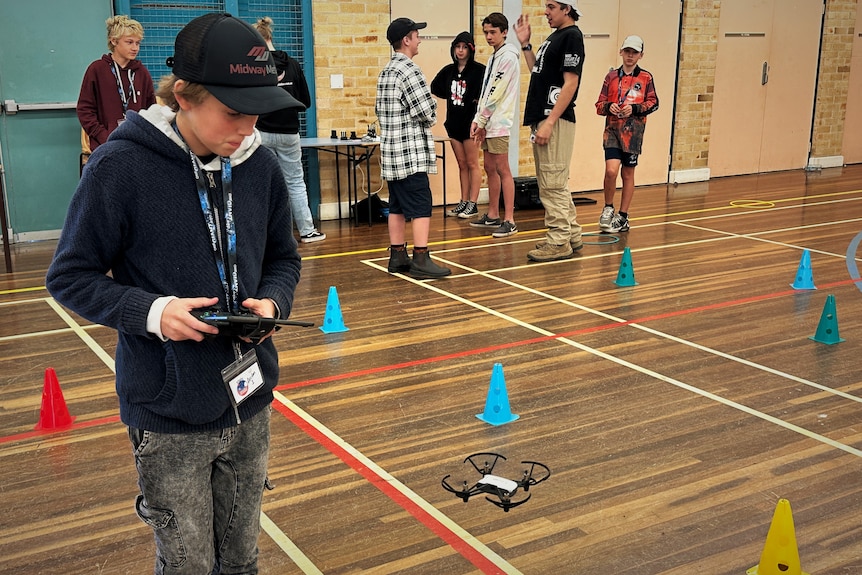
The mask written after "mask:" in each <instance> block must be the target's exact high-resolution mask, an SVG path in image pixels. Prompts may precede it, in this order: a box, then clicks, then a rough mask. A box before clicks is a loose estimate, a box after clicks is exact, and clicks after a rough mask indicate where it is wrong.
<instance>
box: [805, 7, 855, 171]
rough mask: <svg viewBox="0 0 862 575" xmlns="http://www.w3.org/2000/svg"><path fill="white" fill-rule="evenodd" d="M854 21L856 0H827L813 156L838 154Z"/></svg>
mask: <svg viewBox="0 0 862 575" xmlns="http://www.w3.org/2000/svg"><path fill="white" fill-rule="evenodd" d="M855 25H856V0H828V2H827V3H826V17H825V21H824V24H823V40H822V47H821V52H820V72H819V76H818V79H817V81H818V85H817V97H816V104H815V107H814V137H813V139H812V144H811V154H810V155H811V156H812V157H819V158H822V157H827V156H840V155H841V154H842V151H841V148H842V143H843V140H844V114H845V112H846V108H847V89H848V80H849V77H850V53H851V51H852V48H853V36H854V33H855V30H854V28H855Z"/></svg>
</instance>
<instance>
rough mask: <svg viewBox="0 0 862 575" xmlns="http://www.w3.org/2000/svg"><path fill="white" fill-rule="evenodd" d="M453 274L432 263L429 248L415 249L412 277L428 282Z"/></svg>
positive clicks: (411, 265) (411, 270) (411, 267)
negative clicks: (428, 280)
mask: <svg viewBox="0 0 862 575" xmlns="http://www.w3.org/2000/svg"><path fill="white" fill-rule="evenodd" d="M451 273H452V270H450V269H449V268H443V267H440V266H438V265H437V264H435V263H434V262H433V261H431V254H429V253H428V248H425V249H424V250H423V249H418V250H417V249H415V248H414V249H413V262H412V263H411V264H410V277H412V278H415V279H418V280H427V279H435V278H442V277H446V276H448V275H449V274H451Z"/></svg>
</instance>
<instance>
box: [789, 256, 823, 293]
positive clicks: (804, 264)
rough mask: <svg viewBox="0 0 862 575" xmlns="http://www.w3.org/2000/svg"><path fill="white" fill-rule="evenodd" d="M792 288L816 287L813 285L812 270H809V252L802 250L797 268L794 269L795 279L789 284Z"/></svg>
mask: <svg viewBox="0 0 862 575" xmlns="http://www.w3.org/2000/svg"><path fill="white" fill-rule="evenodd" d="M790 287H792V288H793V289H817V286H815V285H814V272H813V271H812V270H811V254H810V253H808V250H802V258H801V259H800V260H799V268H798V269H797V270H796V281H794V282H793V283H792V284H790Z"/></svg>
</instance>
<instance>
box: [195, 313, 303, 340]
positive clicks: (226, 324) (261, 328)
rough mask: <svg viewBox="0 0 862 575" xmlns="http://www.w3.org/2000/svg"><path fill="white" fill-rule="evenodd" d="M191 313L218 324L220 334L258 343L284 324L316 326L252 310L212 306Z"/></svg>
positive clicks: (207, 321) (215, 324)
mask: <svg viewBox="0 0 862 575" xmlns="http://www.w3.org/2000/svg"><path fill="white" fill-rule="evenodd" d="M189 313H191V314H192V315H193V316H195V317H196V318H197V319H199V320H200V321H202V322H204V323H208V324H210V325H214V326H216V327H217V328H218V329H219V332H218V335H220V336H228V337H245V338H248V339H250V340H251V341H253V342H254V343H258V342H259V341H260V338H262V337H263V336H264V335H266V334H268V333H269V332H270V331H272V330H273V329H275V330H279V329H280V328H281V326H283V325H292V326H297V327H313V326H314V322H309V321H294V320H289V319H275V318H274V317H260V316H259V315H255V314H253V313H250V312H240V313H228V312H226V311H223V310H218V309H212V308H206V309H195V310H192V311H191V312H189Z"/></svg>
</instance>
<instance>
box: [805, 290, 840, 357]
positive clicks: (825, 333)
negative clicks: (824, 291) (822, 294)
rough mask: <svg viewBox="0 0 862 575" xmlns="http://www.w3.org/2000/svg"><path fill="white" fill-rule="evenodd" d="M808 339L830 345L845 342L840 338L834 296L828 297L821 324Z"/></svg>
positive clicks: (821, 315) (821, 316)
mask: <svg viewBox="0 0 862 575" xmlns="http://www.w3.org/2000/svg"><path fill="white" fill-rule="evenodd" d="M808 339H813V340H814V341H817V342H820V343H825V344H829V345H832V344H833V343H841V342H842V341H844V340H843V339H841V338H840V337H838V316H837V314H836V310H835V296H834V295H828V296H827V297H826V303H825V304H824V305H823V313H822V314H820V323H819V324H817V331H816V332H815V333H814V335H812V336H811V337H809V338H808Z"/></svg>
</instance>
